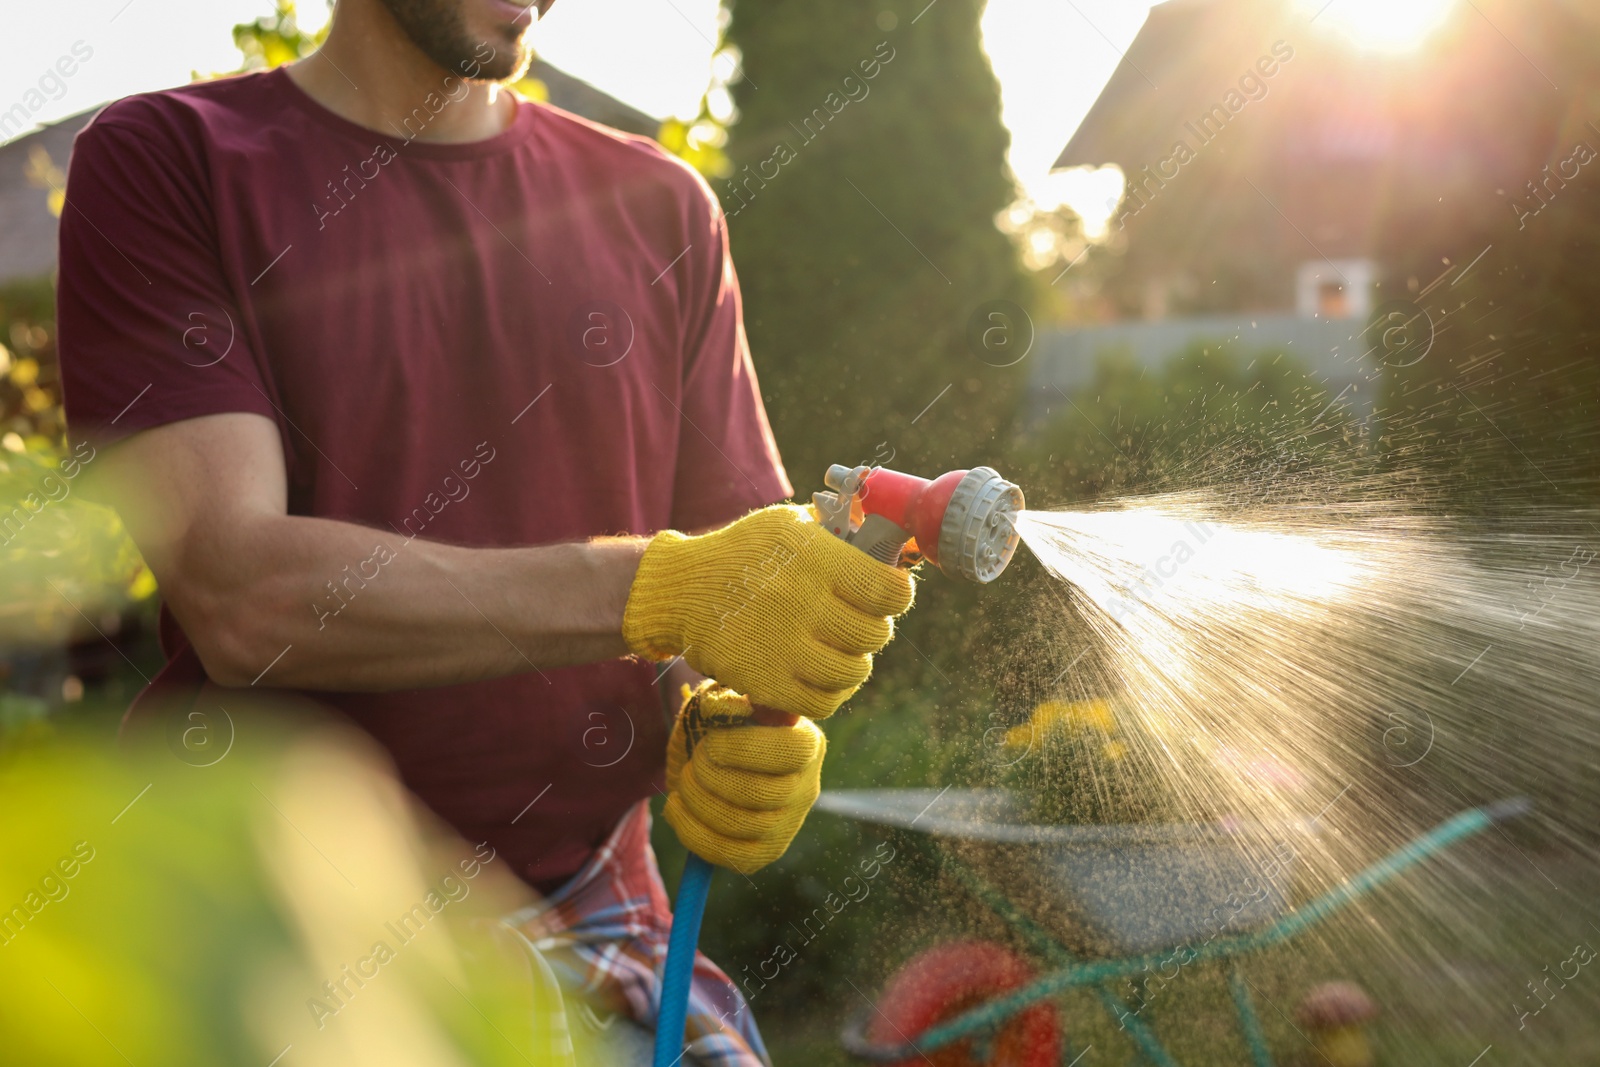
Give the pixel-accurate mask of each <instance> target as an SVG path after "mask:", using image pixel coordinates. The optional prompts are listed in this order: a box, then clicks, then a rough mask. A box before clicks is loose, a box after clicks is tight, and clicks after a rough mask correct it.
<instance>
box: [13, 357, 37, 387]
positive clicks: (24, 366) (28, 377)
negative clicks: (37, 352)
mask: <svg viewBox="0 0 1600 1067" xmlns="http://www.w3.org/2000/svg"><path fill="white" fill-rule="evenodd" d="M38 380H39V361H38V360H36V359H31V358H25V359H19V360H17V361H16V362H15V363H13V364H12V365H11V384H12V385H14V386H16V387H17V388H18V389H26V388H27V387H28V386H30V385H32V384H33V383H34V382H36V381H38Z"/></svg>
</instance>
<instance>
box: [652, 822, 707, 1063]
mask: <svg viewBox="0 0 1600 1067" xmlns="http://www.w3.org/2000/svg"><path fill="white" fill-rule="evenodd" d="M713 870H715V868H714V867H712V866H711V864H710V863H707V862H706V861H705V860H703V859H701V858H700V857H699V856H696V855H695V854H694V853H693V852H691V853H689V858H688V860H686V861H685V862H684V865H683V877H682V878H681V879H679V881H678V901H677V904H676V906H674V907H673V909H672V933H671V935H670V936H669V937H668V938H667V962H666V964H665V965H664V966H663V967H662V971H661V1007H660V1008H659V1009H658V1010H657V1011H656V1051H655V1058H654V1059H653V1060H652V1064H653V1067H676V1065H677V1064H678V1062H679V1061H680V1060H682V1059H683V1051H684V1024H685V1023H686V1022H687V1021H688V1017H689V986H690V984H691V983H692V982H693V981H694V954H695V948H696V946H697V945H698V944H699V943H700V920H701V919H703V918H704V917H705V913H706V894H707V893H708V892H709V891H710V889H711V872H712V871H713Z"/></svg>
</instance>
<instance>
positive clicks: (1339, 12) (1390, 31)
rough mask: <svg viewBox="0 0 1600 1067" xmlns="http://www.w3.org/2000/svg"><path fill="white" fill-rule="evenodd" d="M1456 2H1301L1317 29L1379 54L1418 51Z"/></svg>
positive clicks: (1328, 0) (1321, 0)
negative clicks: (1329, 30) (1334, 32)
mask: <svg viewBox="0 0 1600 1067" xmlns="http://www.w3.org/2000/svg"><path fill="white" fill-rule="evenodd" d="M1456 2H1457V0H1302V2H1301V5H1300V6H1301V8H1302V9H1303V10H1307V11H1308V13H1309V14H1310V15H1311V16H1312V17H1313V18H1314V20H1315V21H1316V23H1317V25H1319V26H1328V27H1330V28H1332V29H1335V30H1337V31H1339V32H1341V33H1343V34H1344V35H1345V36H1347V37H1349V38H1350V39H1351V41H1353V42H1354V43H1355V44H1357V45H1359V46H1361V47H1363V48H1370V49H1373V50H1375V51H1380V52H1404V51H1407V50H1409V49H1412V48H1415V47H1417V46H1418V45H1420V44H1421V43H1422V42H1423V41H1424V40H1426V39H1427V37H1428V35H1429V34H1431V33H1432V32H1433V31H1434V30H1436V29H1438V28H1439V26H1440V25H1441V24H1442V23H1443V22H1444V20H1445V19H1446V18H1447V17H1448V16H1449V15H1450V12H1451V10H1452V9H1453V8H1454V7H1455V6H1456Z"/></svg>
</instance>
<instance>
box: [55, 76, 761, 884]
mask: <svg viewBox="0 0 1600 1067" xmlns="http://www.w3.org/2000/svg"><path fill="white" fill-rule="evenodd" d="M459 85H460V83H459V82H455V81H453V80H452V81H451V82H449V83H448V84H447V85H444V86H442V87H441V91H440V92H439V93H436V94H433V95H432V96H430V97H429V98H428V99H427V100H426V101H424V103H423V106H420V107H419V108H418V110H416V111H414V112H412V116H411V118H410V119H407V120H406V122H405V123H404V125H403V126H401V127H398V128H397V129H396V130H395V132H394V133H392V134H386V133H379V132H374V131H371V130H368V129H365V128H363V127H360V126H357V125H355V124H353V123H350V122H347V121H345V120H343V119H341V118H339V117H338V116H336V115H334V114H333V113H332V112H330V111H327V110H326V109H324V108H323V107H321V106H320V105H318V104H317V103H316V102H315V101H313V100H312V99H311V98H310V97H308V96H306V95H305V93H303V92H302V91H301V90H300V89H299V88H298V87H296V86H295V85H294V83H293V82H292V81H291V80H290V79H289V77H288V75H287V73H286V72H284V71H283V70H281V69H280V70H276V71H272V72H270V73H262V74H248V75H244V76H241V77H236V78H229V79H226V80H221V81H212V82H205V83H201V84H196V85H191V86H187V87H184V88H181V89H175V90H171V91H168V92H160V93H153V94H148V95H143V96H136V97H130V98H128V99H126V100H122V101H119V102H117V103H115V104H112V105H111V106H109V107H107V108H106V109H105V111H103V112H101V114H100V115H99V116H98V117H97V118H96V119H95V120H94V122H92V123H91V124H90V125H89V126H87V127H86V128H85V129H84V130H83V131H82V132H81V133H80V134H79V135H78V139H77V141H76V143H75V145H74V147H73V153H72V162H71V171H70V175H69V178H68V183H67V206H66V210H65V211H64V212H63V215H62V220H61V275H60V288H59V319H60V353H61V364H62V371H63V380H64V385H65V393H66V405H67V414H68V420H69V425H70V426H71V429H72V433H73V435H74V436H75V437H80V438H87V439H90V440H93V441H96V442H98V443H109V442H111V441H114V440H116V439H118V438H120V437H123V436H126V435H128V434H130V433H134V432H136V431H138V430H141V429H145V428H147V427H151V426H156V425H159V424H162V423H168V422H173V421H176V420H180V419H187V418H193V417H196V416H201V415H209V414H215V413H218V412H255V413H258V414H260V415H263V416H266V417H267V418H269V419H272V420H273V421H274V422H275V423H276V424H277V426H278V429H279V434H280V436H281V438H282V441H283V453H284V459H285V462H286V463H287V466H288V475H289V511H290V513H291V514H295V515H316V516H321V517H324V518H330V519H342V520H345V521H348V522H352V523H360V524H363V525H366V526H370V527H372V528H373V536H372V541H373V544H374V547H375V548H376V547H377V546H378V545H383V546H385V548H386V549H387V550H388V551H392V552H394V553H396V555H397V558H396V559H395V560H394V561H392V562H384V560H385V556H384V555H375V557H368V558H367V559H362V560H350V561H349V563H350V565H351V566H350V570H349V571H341V572H340V573H339V574H329V575H328V578H329V580H330V582H334V583H337V585H338V586H339V587H340V588H339V589H336V588H335V587H334V586H333V585H330V586H329V587H328V588H327V589H325V590H324V591H323V592H324V594H325V595H323V596H322V598H321V599H319V600H318V601H316V603H315V604H313V603H312V602H311V600H310V598H309V597H308V603H307V605H306V607H305V612H306V618H307V620H308V621H310V620H312V618H313V616H315V617H316V618H318V619H321V620H322V625H324V626H340V625H351V624H352V623H351V621H350V619H349V618H348V617H346V618H343V619H341V618H339V617H338V615H337V614H335V613H334V609H335V608H337V607H338V606H339V605H340V604H341V603H342V602H343V600H344V599H346V598H349V597H351V595H352V594H351V593H350V592H348V591H351V590H353V591H354V594H353V595H354V596H355V597H359V595H360V594H359V588H360V586H359V583H351V582H349V581H348V579H349V577H350V575H352V574H355V575H358V576H360V577H365V578H370V580H372V581H382V580H383V578H382V570H383V568H384V567H386V566H404V557H405V544H406V539H407V538H410V537H416V536H421V537H424V538H428V539H433V540H439V541H447V542H451V543H455V544H463V545H484V546H507V545H538V544H548V543H551V542H556V541H563V540H572V539H578V538H585V537H591V536H595V535H601V534H619V533H633V534H647V533H651V532H653V531H656V530H660V529H664V528H668V527H675V528H679V529H691V528H696V527H705V526H711V525H717V524H721V523H724V522H727V521H729V520H732V519H734V518H736V517H738V516H739V515H741V514H743V513H744V512H745V511H747V510H749V509H751V508H753V507H757V506H760V505H763V504H767V503H771V502H772V501H775V500H780V499H782V498H784V497H785V496H788V495H789V493H790V492H791V490H790V487H789V484H788V482H787V480H786V478H785V476H784V472H783V468H782V466H781V464H780V462H779V459H778V455H777V449H776V447H775V446H774V444H773V440H772V434H771V431H770V430H769V428H768V426H767V421H766V416H765V413H764V411H763V410H762V406H761V399H760V394H759V393H758V391H757V388H756V381H755V376H754V373H753V371H752V369H751V365H750V357H749V353H748V350H747V348H746V343H745V337H744V330H743V327H742V324H741V320H740V307H739V290H738V283H737V280H736V279H735V277H734V272H733V266H732V263H731V260H730V259H729V256H728V249H727V233H726V228H725V225H724V221H723V218H722V215H721V212H720V211H718V210H717V207H716V201H715V198H714V197H713V195H712V193H711V191H710V189H709V188H708V187H707V186H706V184H705V183H704V182H703V181H701V180H700V179H699V177H698V176H696V175H695V174H694V172H693V171H692V170H691V169H689V168H688V167H686V166H685V165H683V164H682V163H681V162H679V161H677V160H676V159H674V158H672V157H671V156H669V155H668V154H666V153H665V152H663V151H662V150H661V149H660V148H658V147H657V146H656V145H655V144H654V143H653V142H651V141H649V140H646V139H643V138H638V137H632V136H628V135H626V134H622V133H618V132H617V131H614V130H610V129H606V128H605V127H602V126H597V125H595V124H592V123H589V122H585V121H584V120H582V119H579V118H576V117H574V116H572V115H568V114H566V113H564V112H561V111H558V110H556V109H554V108H550V107H546V106H543V105H539V104H535V103H529V102H523V103H521V104H520V105H519V106H518V108H517V112H516V117H515V119H514V121H513V122H512V124H511V125H510V127H508V128H507V129H506V130H505V131H504V132H502V133H500V134H498V135H496V136H494V137H492V138H490V139H488V140H484V141H477V142H472V143H467V144H439V143H431V142H428V141H425V140H417V139H412V138H415V136H416V134H417V133H419V132H425V130H426V125H427V123H428V122H429V121H431V119H432V118H433V116H434V115H435V114H437V113H438V112H440V111H442V110H443V109H444V108H446V107H450V106H455V102H454V101H452V100H451V98H450V95H449V93H447V92H445V90H446V89H449V90H452V91H454V92H455V93H456V94H457V95H459V88H458V87H459ZM375 572H376V576H375V577H372V576H373V575H374V573H375ZM340 589H342V590H346V591H347V592H342V593H341V592H340ZM350 602H351V603H352V604H353V603H354V600H353V599H351V600H350ZM238 609H239V610H240V611H249V610H251V608H250V605H248V604H240V605H238ZM484 640H486V641H496V640H501V638H499V637H497V636H496V635H495V634H494V632H493V631H492V630H491V629H490V628H489V627H488V626H487V625H486V626H485V627H484ZM184 644H186V642H180V643H179V646H178V647H176V648H169V654H171V655H173V656H174V661H173V662H171V663H169V665H168V670H167V672H165V673H166V674H167V675H168V676H169V678H170V677H172V676H185V674H186V672H187V675H188V676H194V675H195V673H196V671H195V668H196V666H197V661H196V660H195V659H194V656H193V653H192V651H188V650H186V649H184V648H183V645H184ZM260 651H261V663H262V666H264V667H265V666H266V665H267V664H268V661H270V660H271V659H272V658H273V657H274V656H276V655H277V654H278V653H279V652H280V651H281V650H279V649H261V650H260ZM296 651H298V650H297V649H293V648H291V649H290V650H289V652H288V653H287V655H288V656H293V655H294V654H295V652H296ZM652 679H653V669H652V667H651V666H649V665H648V664H644V663H639V662H634V661H623V660H619V661H615V662H611V663H605V664H596V665H592V666H585V667H575V668H569V669H564V670H547V671H545V672H544V673H543V675H542V676H541V675H540V674H538V673H532V672H530V673H526V674H520V675H517V676H515V677H510V678H503V679H498V680H495V681H487V682H478V683H474V684H470V685H459V686H450V687H445V688H437V689H428V690H417V691H409V692H395V693H381V694H318V695H317V697H318V699H319V700H322V701H324V702H326V703H329V704H332V705H334V706H336V707H338V708H340V709H342V710H343V711H344V712H345V713H347V714H348V715H349V716H350V717H352V718H353V719H354V720H355V721H356V722H358V723H359V724H360V725H361V726H362V727H363V728H365V729H366V730H367V731H369V732H370V733H371V734H372V735H373V736H374V737H376V738H377V739H378V740H379V741H380V742H381V743H382V744H383V745H384V746H385V747H386V748H387V749H388V750H389V752H390V753H392V755H393V758H394V759H395V761H396V763H397V765H398V766H399V769H400V773H401V775H402V776H403V777H404V779H405V781H406V782H407V784H408V785H409V786H410V787H411V788H412V789H413V790H414V791H415V792H416V793H417V795H418V796H420V797H421V798H422V800H423V801H424V802H426V803H427V804H429V805H430V806H431V807H432V808H433V809H434V810H435V811H437V812H438V813H439V814H440V815H442V816H443V817H444V818H445V819H446V820H448V821H449V822H451V823H452V824H453V825H454V826H455V827H456V828H457V829H458V830H460V832H461V833H463V834H465V835H466V836H467V837H468V838H469V839H472V840H485V839H486V840H488V841H490V842H491V843H492V844H493V845H494V846H495V847H496V848H497V849H499V850H500V852H501V853H503V854H505V855H507V856H508V857H510V859H511V860H512V862H513V863H514V864H516V865H517V868H518V869H519V870H520V871H521V873H522V874H523V876H524V877H525V878H526V879H528V880H529V881H530V882H533V883H535V884H542V885H550V884H553V883H554V882H556V881H558V880H560V879H562V878H564V877H566V876H567V875H570V874H571V873H573V872H575V871H576V870H577V869H578V867H579V866H581V864H582V863H583V861H584V860H585V859H586V858H587V856H588V855H589V854H590V852H592V850H593V848H594V847H595V846H596V845H597V844H598V843H599V842H600V841H602V840H603V839H604V838H605V836H606V835H607V833H608V832H609V831H610V829H611V828H612V826H613V825H614V824H615V823H616V821H617V819H618V817H619V816H620V815H621V814H622V813H623V812H624V811H625V810H626V809H627V808H628V807H629V806H630V805H632V804H633V803H635V802H636V801H638V800H639V799H640V798H641V797H646V796H649V795H650V794H651V792H652V790H653V788H654V787H655V784H656V782H657V781H658V779H659V776H660V772H661V769H662V750H663V748H664V745H665V725H664V723H663V717H662V713H661V708H660V702H659V700H658V698H657V696H656V693H655V690H654V687H653V685H652ZM158 684H159V680H158ZM263 684H264V685H270V684H271V674H270V672H269V673H268V674H267V675H266V677H265V678H264V679H263ZM530 804H531V807H530Z"/></svg>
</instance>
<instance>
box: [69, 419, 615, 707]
mask: <svg viewBox="0 0 1600 1067" xmlns="http://www.w3.org/2000/svg"><path fill="white" fill-rule="evenodd" d="M89 471H90V472H91V477H92V478H93V482H92V485H91V491H92V492H93V493H94V494H95V495H96V496H97V497H98V498H100V499H102V500H105V501H106V502H107V503H110V504H112V505H113V506H115V507H116V509H117V510H118V511H119V512H120V513H121V515H122V517H123V520H124V522H125V523H126V525H127V527H128V530H129V532H130V533H131V534H132V536H133V539H134V542H135V543H136V544H137V545H138V546H139V549H140V551H141V552H142V553H143V554H144V558H145V560H146V562H148V563H149V565H150V569H151V570H152V571H154V572H155V576H156V579H157V581H158V582H159V583H160V585H161V592H162V595H163V596H164V597H165V599H166V602H167V604H168V606H169V607H170V608H171V609H172V612H173V614H174V615H175V616H176V617H177V619H178V621H179V623H181V624H182V626H183V628H184V631H185V632H186V633H187V634H188V636H189V639H190V641H192V642H193V644H194V647H195V651H196V652H198V653H199V656H200V660H201V662H202V663H203V664H204V665H205V668H206V673H207V674H208V675H210V677H211V678H212V679H213V680H214V681H216V682H218V683H220V684H223V685H250V684H252V683H258V684H260V685H264V686H274V687H290V688H301V689H322V690H345V691H353V690H366V691H379V690H390V689H414V688H421V687H426V686H435V685H448V684H452V683H458V682H468V681H476V680H479V679H484V678H494V677H499V676H502V675H508V674H514V673H517V672H519V671H527V670H530V669H533V668H535V667H541V668H544V667H560V666H567V665H571V664H577V663H592V662H596V661H599V660H605V659H611V658H614V657H617V656H622V655H626V654H627V651H628V648H627V645H626V643H625V642H624V641H623V639H622V634H621V630H622V613H623V609H624V607H625V606H626V604H627V600H628V591H629V588H630V586H631V585H632V582H633V578H634V574H635V572H636V571H637V569H638V564H639V557H640V556H641V555H642V554H643V552H644V547H645V544H646V540H645V539H644V538H611V539H605V540H599V541H591V542H586V543H576V544H561V545H549V546H541V547H530V548H506V549H489V548H461V547H457V546H452V545H443V544H438V543H435V542H429V541H423V540H421V539H416V540H409V541H405V540H398V539H397V538H396V537H395V536H394V535H393V534H392V533H391V532H389V531H381V530H374V529H370V528H368V527H364V526H358V525H355V524H353V523H347V522H338V521H333V520H329V519H318V518H307V517H301V516H292V515H289V514H287V502H288V489H287V478H286V475H285V472H284V467H283V454H282V450H281V446H280V443H279V438H278V430H277V428H276V427H275V426H274V425H273V424H272V422H270V421H269V420H268V419H266V418H263V417H261V416H259V415H253V414H243V413H241V414H225V415H211V416H206V417H204V418H197V419H189V420H185V421H182V422H176V423H171V424H168V425H166V426H160V427H156V428H154V429H150V430H146V431H144V432H142V433H139V434H136V435H135V436H133V437H131V438H129V439H128V440H127V441H125V442H122V443H120V444H118V445H116V446H114V447H112V448H111V449H108V450H107V451H106V452H105V453H104V454H103V455H102V456H101V457H100V459H99V460H98V461H97V462H95V463H94V464H92V465H91V467H90V468H89ZM380 544H382V545H385V546H388V548H389V549H392V550H394V552H395V555H394V557H393V558H392V559H389V560H388V561H387V562H384V563H381V564H379V563H378V562H375V561H374V562H368V561H373V560H374V549H375V547H376V546H378V545H380ZM383 558H384V556H382V555H380V556H378V557H377V559H383ZM363 564H364V566H363ZM347 567H348V568H349V570H346V568H347ZM374 569H376V570H377V572H378V573H377V575H376V577H371V578H367V577H366V575H371V574H372V573H373V570H374ZM352 575H354V576H355V577H356V578H358V579H360V580H359V581H352V580H351V576H352ZM329 582H332V583H333V584H334V587H335V589H334V591H332V592H330V589H329V587H328V584H327V583H329ZM335 594H340V595H339V597H338V598H337V599H336V595H335ZM341 604H342V605H343V606H342V608H341V607H340V605H341ZM319 605H320V610H319V607H318V606H319ZM335 608H339V610H338V613H337V615H333V614H332V612H333V610H334V609H335ZM286 649H287V651H285V650H286ZM269 666H270V670H269V669H268V668H269Z"/></svg>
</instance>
